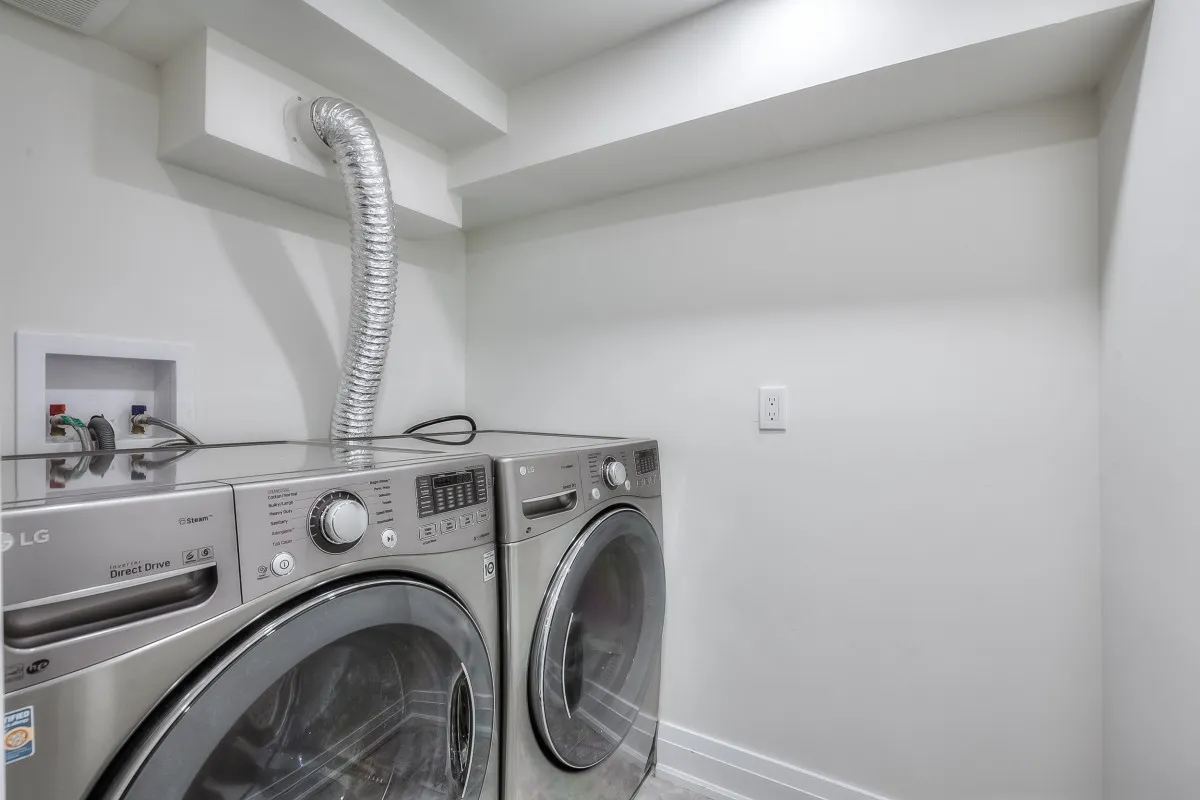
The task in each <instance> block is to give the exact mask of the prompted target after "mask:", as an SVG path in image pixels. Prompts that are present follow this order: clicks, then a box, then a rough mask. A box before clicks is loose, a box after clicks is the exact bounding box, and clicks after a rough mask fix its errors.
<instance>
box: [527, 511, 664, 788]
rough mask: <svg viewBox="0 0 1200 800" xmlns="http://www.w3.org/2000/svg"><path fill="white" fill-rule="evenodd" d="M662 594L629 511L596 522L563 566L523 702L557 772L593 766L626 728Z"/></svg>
mask: <svg viewBox="0 0 1200 800" xmlns="http://www.w3.org/2000/svg"><path fill="white" fill-rule="evenodd" d="M665 590H666V585H665V576H664V569H663V559H662V549H661V547H660V546H659V543H658V537H657V535H656V534H655V532H654V529H653V527H652V526H651V525H650V522H649V521H648V520H647V519H646V518H645V517H644V516H642V515H641V514H640V513H638V512H636V511H633V510H631V509H622V510H619V511H615V512H610V513H609V514H607V515H606V516H604V517H601V518H600V519H599V520H598V521H597V522H595V523H594V524H593V525H592V526H591V527H590V528H589V529H588V530H587V531H585V532H584V533H583V534H582V535H580V537H579V539H578V540H576V542H575V544H574V545H572V547H571V550H570V551H569V552H568V553H567V555H566V557H564V559H563V563H562V564H561V565H560V566H559V569H558V573H557V574H556V575H555V578H554V581H553V582H552V583H551V586H550V591H549V592H548V594H547V599H546V603H545V605H544V606H543V608H542V614H541V617H540V619H539V622H538V627H537V632H538V633H537V636H536V637H535V641H534V652H533V659H532V661H531V665H532V670H531V675H530V683H531V686H530V696H531V699H532V705H533V715H534V719H535V722H536V723H537V727H538V729H539V731H540V733H541V735H542V739H543V741H544V743H545V744H546V745H547V747H548V749H549V750H550V751H551V752H552V753H553V754H554V755H555V756H556V757H557V758H558V759H559V761H561V762H562V763H563V764H564V765H565V766H568V767H573V768H575V769H586V768H588V767H591V766H594V765H596V764H598V763H600V762H601V761H603V760H604V759H605V758H607V757H608V756H609V755H611V754H612V753H613V752H614V751H615V750H616V749H617V747H618V746H619V745H620V744H621V742H622V741H623V740H624V739H625V736H626V735H627V734H628V733H629V730H630V728H632V727H633V723H634V721H635V720H636V719H637V715H638V711H639V709H640V707H641V704H642V701H643V700H644V699H645V695H646V691H647V689H648V688H649V686H650V681H651V679H652V678H653V675H652V674H651V672H652V670H651V668H652V666H653V663H654V658H655V656H656V655H657V653H658V649H659V646H660V643H661V639H662V627H663V617H664V611H665V605H666V596H665V594H666V592H665Z"/></svg>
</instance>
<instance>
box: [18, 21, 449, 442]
mask: <svg viewBox="0 0 1200 800" xmlns="http://www.w3.org/2000/svg"><path fill="white" fill-rule="evenodd" d="M157 83H158V81H157V75H156V72H155V68H154V67H153V66H151V65H149V64H146V63H143V62H140V61H137V60H135V59H133V58H131V57H129V56H126V55H124V54H122V53H119V52H117V51H116V50H113V49H111V48H109V47H108V46H106V45H104V44H101V43H100V42H98V41H96V40H92V39H84V38H83V37H79V36H75V35H73V34H70V33H69V32H66V31H63V30H60V29H58V28H55V27H52V26H50V25H48V24H44V23H42V22H40V21H38V20H34V19H33V18H32V17H29V16H26V15H23V14H20V13H18V12H16V11H14V10H12V9H10V8H8V7H7V6H3V5H0V108H3V109H4V118H5V122H4V124H2V125H0V186H3V191H0V242H2V243H3V246H2V248H0V383H2V384H4V385H6V386H7V385H9V384H10V383H11V381H12V376H13V347H12V344H11V342H12V335H13V331H15V330H21V329H30V330H38V331H49V332H64V333H84V334H86V333H94V334H103V335H113V336H125V337H136V338H151V339H153V338H161V339H166V340H170V341H184V342H190V343H192V344H194V345H195V347H196V374H195V381H196V386H197V393H196V397H195V406H196V433H197V434H199V435H200V436H201V437H202V438H204V439H206V440H208V441H229V440H233V439H238V438H250V437H253V438H265V437H284V436H291V437H296V436H304V435H321V434H324V433H325V432H326V431H327V430H328V424H329V414H330V409H331V408H332V403H333V393H334V390H335V388H336V382H337V376H338V363H339V360H340V357H341V348H342V340H343V337H344V335H345V325H346V313H347V308H348V302H349V250H348V247H347V246H346V244H345V242H346V240H347V237H348V234H347V229H346V223H345V222H344V221H342V220H338V219H335V218H333V217H329V216H325V215H322V214H318V213H315V212H310V211H307V210H304V209H301V208H298V207H296V206H292V205H289V204H286V203H283V202H280V201H277V200H273V199H270V198H267V197H264V196H262V195H258V194H255V193H253V192H248V191H244V190H241V189H237V188H234V187H232V186H230V185H228V184H225V183H222V182H220V181H215V180H212V179H209V178H205V177H203V176H200V175H197V174H195V173H192V172H188V171H187V170H183V169H178V168H175V167H170V166H164V165H162V164H160V163H159V162H158V160H157V159H156V157H155V153H156V146H157V135H158V95H157ZM401 260H402V261H403V262H405V263H403V264H402V265H401V268H400V281H399V283H400V293H401V301H400V304H399V307H398V310H397V317H396V328H395V339H394V342H395V344H394V345H393V349H392V355H391V358H390V361H389V364H388V369H387V375H386V379H385V382H384V390H383V397H382V401H381V403H380V411H379V414H378V417H377V419H378V423H377V427H378V429H379V430H381V431H383V430H397V429H401V428H402V427H404V426H406V425H408V424H410V423H411V422H413V421H415V420H416V419H422V418H425V417H428V416H431V415H433V414H435V413H445V412H446V410H447V409H451V410H455V409H458V408H460V407H461V406H462V401H463V370H464V340H463V337H464V333H463V326H464V311H463V309H464V303H465V298H464V293H465V288H464V275H465V268H464V265H463V255H462V241H461V238H450V239H446V240H442V241H439V242H434V243H425V244H421V245H417V244H405V245H404V246H403V247H402V248H401ZM413 376H420V378H419V379H418V378H414V377H413ZM73 410H74V411H76V412H77V413H79V414H83V413H85V412H86V409H73ZM0 420H2V421H3V425H2V426H0V438H3V440H4V441H5V443H6V444H8V445H11V444H12V443H13V442H15V441H16V437H15V436H14V432H13V425H14V419H13V394H12V392H11V391H5V392H0Z"/></svg>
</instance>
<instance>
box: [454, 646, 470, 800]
mask: <svg viewBox="0 0 1200 800" xmlns="http://www.w3.org/2000/svg"><path fill="white" fill-rule="evenodd" d="M449 716H450V724H449V728H448V730H449V739H450V779H451V780H452V781H453V782H454V785H455V787H457V790H458V796H459V798H461V799H462V800H465V798H466V796H467V781H468V780H470V777H471V766H472V764H473V763H474V761H475V691H474V689H473V688H472V686H471V676H470V674H469V673H468V672H467V665H466V664H460V665H459V673H458V678H457V679H456V680H455V681H454V687H453V688H452V689H451V690H450V709H449Z"/></svg>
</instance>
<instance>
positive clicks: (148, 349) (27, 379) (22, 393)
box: [14, 331, 195, 453]
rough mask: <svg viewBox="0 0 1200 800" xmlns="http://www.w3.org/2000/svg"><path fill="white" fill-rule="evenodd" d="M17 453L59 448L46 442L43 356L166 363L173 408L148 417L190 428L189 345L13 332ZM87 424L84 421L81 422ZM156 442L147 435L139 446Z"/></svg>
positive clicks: (191, 379)
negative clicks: (170, 371)
mask: <svg viewBox="0 0 1200 800" xmlns="http://www.w3.org/2000/svg"><path fill="white" fill-rule="evenodd" d="M16 351H17V352H16V367H17V370H16V373H17V374H16V378H17V381H16V390H17V397H16V406H17V407H16V412H17V414H16V416H17V419H16V423H17V436H16V450H14V452H17V453H43V452H52V451H54V450H56V449H60V447H59V446H56V445H50V444H47V443H46V436H45V430H46V403H45V397H46V357H47V356H48V355H70V356H98V357H103V358H128V359H144V360H147V361H167V362H173V363H174V365H175V375H174V387H173V392H172V394H173V396H174V404H173V405H174V407H173V408H171V409H169V410H165V409H151V413H154V414H156V415H157V416H162V417H166V418H167V419H169V420H171V421H172V422H175V423H176V424H177V425H181V426H182V427H184V428H188V429H191V428H193V427H195V423H194V417H195V408H194V405H193V397H194V394H193V391H194V389H193V385H194V384H193V382H194V374H193V371H192V359H193V356H194V350H193V348H192V346H191V345H188V344H179V343H175V342H157V341H151V340H148V339H121V338H116V337H111V336H84V335H78V334H59V333H35V332H32V331H17V334H16ZM80 412H81V410H80V409H72V408H70V407H68V408H67V413H74V414H76V415H78V414H79V413H80ZM85 422H86V420H85ZM156 441H161V439H158V438H149V437H147V438H146V439H145V440H144V444H146V445H151V444H154V443H155V442H156ZM129 444H130V443H129V442H120V441H118V446H122V445H123V446H129ZM68 449H78V443H70V444H69V446H68Z"/></svg>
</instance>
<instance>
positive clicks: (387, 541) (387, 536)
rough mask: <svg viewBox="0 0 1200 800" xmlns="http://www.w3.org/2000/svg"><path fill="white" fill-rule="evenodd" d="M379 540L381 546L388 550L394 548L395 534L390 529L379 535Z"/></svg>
mask: <svg viewBox="0 0 1200 800" xmlns="http://www.w3.org/2000/svg"><path fill="white" fill-rule="evenodd" d="M379 539H380V541H381V542H383V546H384V547H386V548H388V549H389V550H390V549H392V548H393V547H395V546H396V532H395V531H394V530H392V529H391V528H388V529H387V530H385V531H384V532H383V533H381V534H379Z"/></svg>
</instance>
